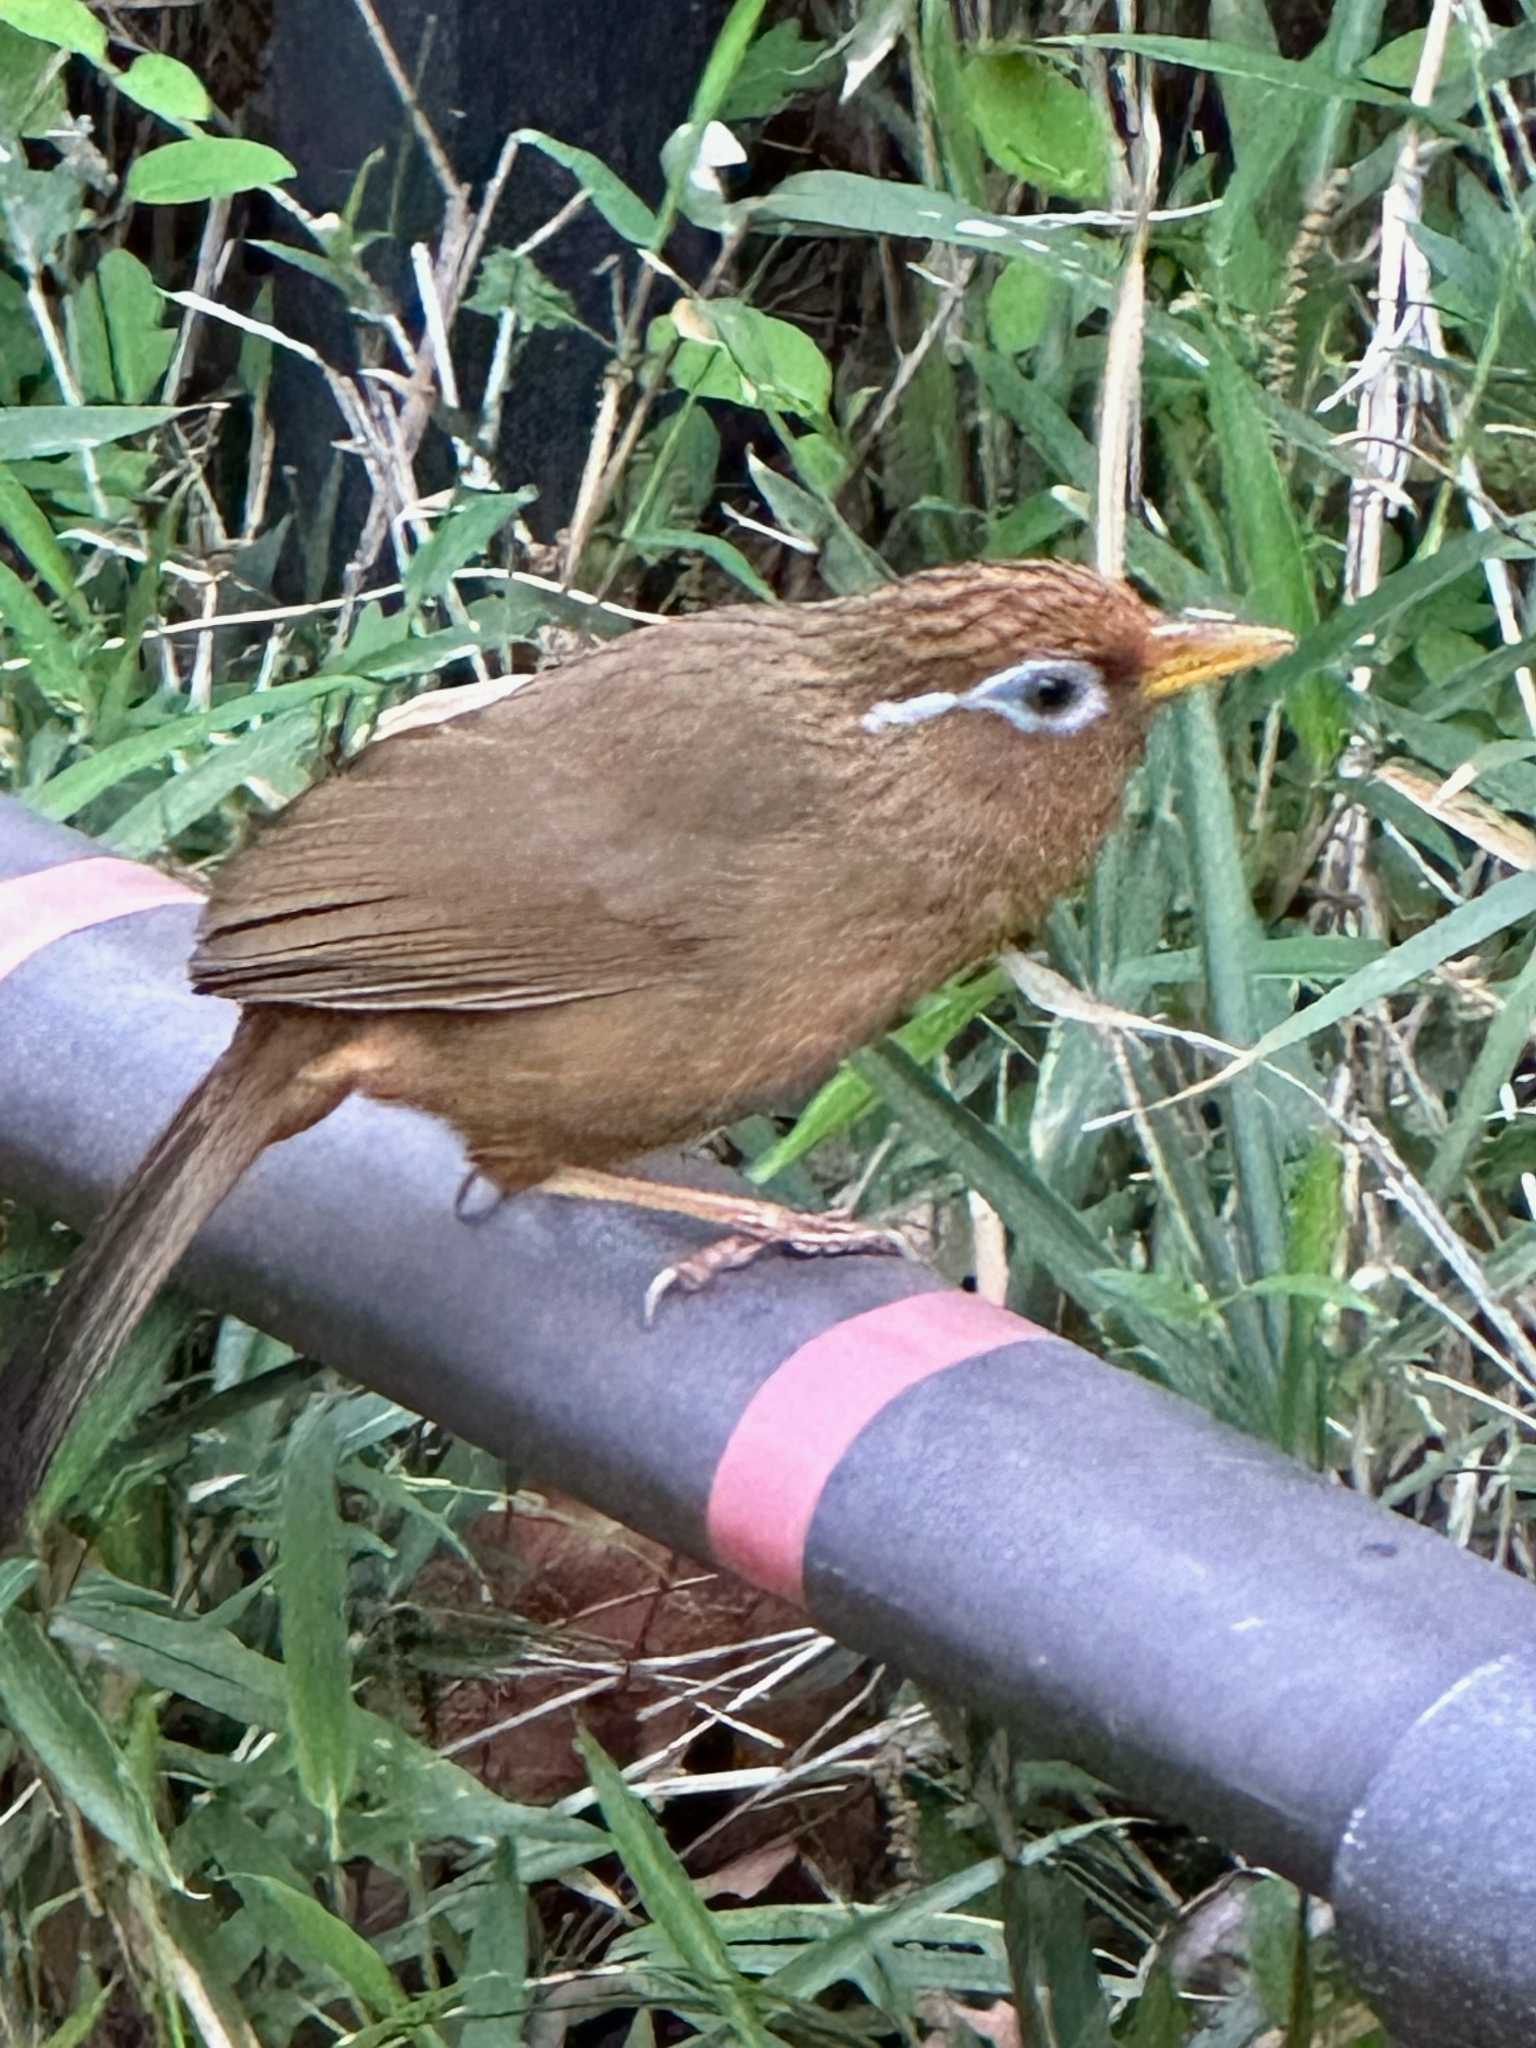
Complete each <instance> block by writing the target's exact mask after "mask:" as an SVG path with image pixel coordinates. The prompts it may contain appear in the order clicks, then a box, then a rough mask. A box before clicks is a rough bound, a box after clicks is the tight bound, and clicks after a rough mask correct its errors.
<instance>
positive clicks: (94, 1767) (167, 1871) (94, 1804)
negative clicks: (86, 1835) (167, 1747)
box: [0, 1608, 181, 1889]
mask: <svg viewBox="0 0 1536 2048" xmlns="http://www.w3.org/2000/svg"><path fill="white" fill-rule="evenodd" d="M0 1708H3V1709H4V1713H5V1718H6V1720H7V1721H8V1722H9V1723H10V1725H11V1727H12V1728H13V1729H14V1730H15V1732H16V1734H17V1735H18V1736H19V1737H20V1739H21V1740H22V1741H23V1742H25V1743H26V1744H27V1746H28V1748H29V1749H31V1750H32V1751H33V1753H34V1754H35V1755H36V1757H37V1759H38V1761H39V1762H40V1763H41V1764H42V1765H43V1767H44V1768H45V1769H46V1770H47V1771H48V1772H49V1773H50V1775H51V1776H52V1777H53V1778H54V1779H55V1780H56V1781H57V1784H58V1787H59V1790H60V1791H61V1792H62V1793H63V1794H64V1796H65V1798H66V1799H69V1800H72V1801H73V1802H74V1804H75V1805H76V1806H78V1807H79V1809H80V1811H81V1812H82V1813H83V1814H84V1815H85V1817H86V1819H87V1820H88V1821H89V1822H90V1823H91V1825H92V1826H93V1827H95V1828H99V1829H100V1830H101V1832H102V1834H104V1835H105V1836H106V1837H107V1839H108V1840H109V1841H111V1842H115V1843H116V1844H117V1846H118V1848H119V1849H121V1850H122V1852H123V1854H124V1855H125V1856H126V1857H127V1858H128V1860H129V1861H130V1862H131V1863H132V1864H133V1865H134V1867H135V1868H136V1869H137V1870H140V1871H142V1872H143V1874H144V1875H145V1876H146V1877H151V1878H153V1879H154V1880H155V1882H156V1883H157V1884H164V1885H169V1886H171V1887H172V1888H173V1889H180V1886H181V1879H180V1877H179V1876H178V1875H177V1872H176V1870H175V1868H174V1866H173V1865H172V1863H171V1860H170V1858H169V1856H168V1855H167V1853H166V1848H165V1844H164V1842H163V1841H162V1840H161V1839H160V1830H159V1829H158V1828H157V1827H156V1825H155V1816H154V1813H153V1812H152V1810H151V1808H150V1805H149V1801H148V1800H147V1799H146V1798H145V1796H144V1794H143V1792H142V1791H141V1790H140V1789H139V1786H138V1785H137V1783H136V1782H135V1780H134V1777H133V1773H132V1772H131V1771H130V1769H129V1768H128V1763H127V1760H126V1759H125V1757H124V1756H123V1753H122V1751H121V1750H120V1749H119V1748H118V1746H117V1744H116V1743H115V1742H114V1741H113V1739H112V1735H111V1732H110V1731H109V1729H108V1727H107V1724H106V1722H105V1721H104V1720H103V1719H102V1717H101V1715H100V1713H99V1712H98V1711H97V1709H96V1706H95V1703H94V1702H93V1701H92V1700H90V1699H89V1698H88V1697H87V1696H86V1694H85V1692H84V1690H83V1688H82V1687H81V1684H80V1681H79V1679H78V1678H77V1677H76V1676H75V1673H74V1672H73V1671H72V1670H71V1668H70V1666H69V1665H68V1664H67V1663H66V1662H65V1661H64V1659H63V1658H62V1657H61V1656H60V1655H59V1653H58V1651H57V1650H56V1649H54V1647H53V1645H52V1644H51V1643H50V1642H49V1641H48V1639H47V1637H46V1636H45V1635H44V1634H43V1632H42V1630H41V1629H40V1628H39V1627H38V1625H37V1623H36V1621H34V1620H33V1618H32V1616H31V1615H30V1614H23V1613H21V1612H20V1611H19V1610H17V1609H16V1608H12V1609H10V1611H9V1612H7V1613H4V1614H0Z"/></svg>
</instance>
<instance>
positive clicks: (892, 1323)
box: [708, 1289, 1049, 1605]
mask: <svg viewBox="0 0 1536 2048" xmlns="http://www.w3.org/2000/svg"><path fill="white" fill-rule="evenodd" d="M1048 1334H1049V1333H1048V1332H1047V1331H1045V1330H1042V1329H1040V1328H1039V1327H1038V1325H1036V1324H1034V1323H1027V1322H1025V1320H1024V1318H1023V1317H1022V1316H1015V1315H1010V1314H1009V1313H1008V1311H1007V1310H1006V1309H1001V1308H994V1307H993V1306H992V1304H991V1303H990V1302H986V1301H980V1300H978V1299H977V1297H976V1296H975V1295H974V1294H962V1293H960V1292H959V1291H958V1290H951V1289H944V1290H942V1291H940V1292H937V1293H934V1294H914V1295H909V1296H907V1297H906V1298H905V1299H904V1300H901V1301H890V1302H887V1303H886V1304H885V1305H884V1307H882V1308H872V1309H867V1310H866V1311H865V1312H864V1314H863V1315H857V1316H850V1317H849V1318H848V1320H847V1321H846V1322H842V1323H834V1324H833V1326H832V1328H831V1329H830V1330H823V1331H822V1333H821V1335H820V1336H819V1337H813V1338H812V1339H811V1341H810V1342H809V1343H808V1344H802V1345H801V1347H800V1349H799V1350H798V1351H796V1352H794V1353H792V1354H791V1356H790V1357H788V1358H786V1359H785V1361H784V1363H783V1364H782V1365H781V1366H780V1367H779V1368H778V1370H777V1371H776V1372H775V1373H773V1374H772V1376H771V1377H770V1378H768V1379H766V1380H765V1381H764V1382H763V1384H762V1385H761V1386H760V1387H759V1388H758V1390H757V1392H756V1393H755V1394H754V1395H753V1396H752V1399H751V1400H750V1401H749V1402H748V1403H747V1405H746V1407H745V1409H744V1410H743V1411H742V1415H741V1419H740V1421H739V1422H738V1423H737V1424H736V1427H735V1429H734V1430H733V1431H732V1432H731V1438H730V1441H729V1443H727V1445H726V1447H725V1450H724V1451H723V1453H722V1454H721V1458H720V1463H719V1465H718V1466H717V1467H716V1468H715V1477H714V1483H713V1485H712V1486H711V1488H710V1495H709V1515H708V1530H709V1548H710V1552H711V1554H712V1555H713V1556H714V1557H716V1558H717V1559H718V1560H719V1562H720V1563H721V1564H723V1565H726V1566H728V1567H729V1568H730V1570H732V1571H733V1572H736V1573H738V1574H739V1575H740V1576H741V1577H742V1578H744V1579H749V1580H750V1581H751V1582H752V1583H753V1584H754V1585H757V1586H762V1587H764V1588H765V1589H766V1590H767V1591H768V1592H770V1593H778V1594H780V1595H782V1596H783V1598H785V1599H786V1600H794V1601H796V1602H798V1603H800V1604H802V1605H803V1603H804V1598H805V1592H804V1583H803V1582H804V1572H805V1542H806V1537H807V1535H808V1534H809V1533H810V1527H811V1517H812V1516H813V1515H814V1514H815V1512H816V1507H817V1503H818V1502H819V1501H820V1499H821V1496H822V1493H823V1491H824V1490H825V1487H826V1484H827V1481H828V1479H830V1478H831V1476H832V1474H833V1472H834V1471H835V1470H836V1468H837V1467H838V1465H839V1464H840V1463H841V1462H842V1459H843V1457H844V1455H845V1453H846V1452H847V1450H848V1448H849V1446H850V1445H851V1444H852V1443H853V1441H854V1439H855V1438H856V1437H857V1436H858V1435H859V1434H860V1433H861V1432H862V1431H863V1430H864V1429H865V1428H867V1427H868V1425H869V1424H870V1423H871V1422H872V1421H873V1420H874V1418H875V1417H876V1416H877V1415H878V1414H879V1413H880V1412H881V1410H882V1409H883V1408H887V1407H889V1405H890V1403H891V1402H892V1401H894V1400H895V1399H896V1397H897V1396H898V1395H899V1394H903V1393H905V1392H906V1390H907V1388H908V1387H913V1386H916V1385H917V1383H918V1382H919V1381H920V1380H925V1379H929V1378H931V1377H932V1376H933V1374H935V1373H940V1372H946V1371H948V1369H949V1367H950V1366H952V1365H963V1364H964V1363H965V1362H966V1360H967V1359H970V1358H980V1357H982V1356H983V1355H984V1354H985V1353H986V1352H988V1351H997V1350H999V1349H1000V1348H1001V1347H1002V1346H1003V1345H1004V1344H1019V1343H1027V1342H1029V1341H1031V1340H1032V1339H1034V1338H1037V1337H1044V1336H1047V1335H1048Z"/></svg>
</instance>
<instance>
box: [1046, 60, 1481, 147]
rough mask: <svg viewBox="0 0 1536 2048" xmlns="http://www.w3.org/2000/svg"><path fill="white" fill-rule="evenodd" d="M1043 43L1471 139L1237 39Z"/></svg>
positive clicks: (1364, 88) (1365, 85)
mask: <svg viewBox="0 0 1536 2048" xmlns="http://www.w3.org/2000/svg"><path fill="white" fill-rule="evenodd" d="M1041 40H1042V41H1043V42H1047V43H1064V44H1068V45H1070V46H1071V47H1072V48H1074V49H1093V50H1128V51H1130V53H1131V54H1132V56H1136V57H1153V58H1156V59H1157V60H1159V61H1160V62H1161V63H1164V64H1183V65H1187V66H1188V67H1189V68H1190V69H1191V70H1195V71H1210V72H1214V73H1215V75H1216V76H1217V77H1218V78H1247V79H1253V80H1254V81H1256V82H1257V83H1258V84H1261V85H1278V86H1283V87H1284V88H1285V89H1286V91H1288V92H1299V93H1305V94H1307V95H1308V96H1309V97H1311V98H1315V99H1329V100H1335V99H1338V100H1359V101H1361V102H1363V103H1364V104H1365V105H1366V106H1371V107H1390V108H1391V109H1392V110H1393V111H1394V112H1395V113H1398V114H1403V115H1407V114H1412V115H1413V116H1414V117H1415V118H1416V119H1422V120H1426V121H1428V122H1430V123H1431V125H1433V126H1435V127H1437V128H1440V129H1441V130H1443V131H1445V132H1447V133H1451V134H1455V135H1456V136H1457V138H1458V140H1467V141H1472V140H1473V139H1474V138H1473V137H1472V136H1471V135H1470V134H1469V132H1468V131H1467V130H1465V129H1462V128H1459V127H1458V126H1457V124H1456V123H1455V122H1451V121H1443V120H1440V119H1439V118H1438V117H1437V116H1436V115H1435V114H1434V113H1433V112H1432V111H1431V110H1429V109H1428V108H1423V107H1416V106H1414V104H1413V102H1412V101H1411V100H1409V99H1408V97H1407V96H1406V94H1403V93H1397V92H1388V91H1387V90H1386V88H1385V87H1384V86H1379V85H1372V84H1370V83H1369V82H1367V81H1366V80H1363V79H1358V78H1343V77H1340V75H1339V74H1338V73H1337V72H1335V71H1329V70H1328V69H1327V68H1326V66H1324V65H1321V64H1318V63H1317V62H1315V61H1314V60H1313V59H1311V58H1307V59H1305V60H1303V61H1301V62H1297V61H1296V60H1294V59H1292V58H1289V57H1277V56H1275V55H1274V54H1273V53H1272V52H1270V51H1268V50H1256V49H1249V48H1246V47H1245V46H1244V45H1242V44H1240V43H1222V42H1216V41H1207V40H1206V39H1205V38H1203V37H1201V36H1156V35H1147V36H1143V35H1091V36H1090V35H1071V36H1045V37H1042V39H1041Z"/></svg>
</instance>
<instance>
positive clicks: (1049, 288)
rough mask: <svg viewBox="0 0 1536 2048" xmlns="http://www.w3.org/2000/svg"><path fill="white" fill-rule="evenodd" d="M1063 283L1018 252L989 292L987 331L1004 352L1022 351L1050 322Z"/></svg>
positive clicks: (1002, 269)
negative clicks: (1018, 254)
mask: <svg viewBox="0 0 1536 2048" xmlns="http://www.w3.org/2000/svg"><path fill="white" fill-rule="evenodd" d="M1061 300H1062V292H1061V287H1060V285H1059V284H1058V283H1057V282H1056V280H1055V278H1054V277H1052V276H1051V274H1050V272H1049V271H1048V270H1043V269H1042V268H1041V267H1040V265H1039V264H1038V263H1034V262H1031V260H1030V259H1029V257H1027V256H1015V257H1014V259H1013V261H1012V262H1011V263H1005V264H1004V265H1003V266H1002V268H1001V270H1000V271H999V272H998V274H997V281H996V283H995V284H994V285H993V287H992V289H991V291H990V292H988V294H987V332H988V334H989V335H990V336H991V337H992V346H993V347H994V348H997V349H1001V350H1002V352H1003V354H1004V355H1010V356H1017V355H1022V354H1023V353H1024V352H1025V350H1026V349H1031V348H1033V347H1034V346H1035V343H1036V342H1037V341H1039V339H1040V337H1041V336H1042V335H1043V334H1044V333H1045V330H1046V328H1047V327H1048V326H1049V324H1050V321H1051V317H1052V315H1053V314H1054V312H1055V310H1056V308H1057V306H1058V305H1059V304H1060V303H1061Z"/></svg>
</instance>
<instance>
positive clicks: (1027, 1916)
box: [1003, 1867, 1114, 2048]
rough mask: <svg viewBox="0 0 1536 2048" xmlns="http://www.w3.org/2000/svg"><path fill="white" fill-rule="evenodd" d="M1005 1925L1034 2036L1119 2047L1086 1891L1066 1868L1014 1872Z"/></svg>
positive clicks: (1018, 1996) (1024, 2016)
mask: <svg viewBox="0 0 1536 2048" xmlns="http://www.w3.org/2000/svg"><path fill="white" fill-rule="evenodd" d="M1003 1929H1004V1933H1005V1935H1006V1937H1007V1942H1008V1962H1009V1965H1010V1967H1011V1969H1012V1971H1013V1989H1014V2003H1015V2005H1016V2007H1017V2010H1018V2013H1019V2016H1020V2018H1021V2020H1022V2021H1023V2022H1024V2024H1025V2026H1026V2027H1027V2028H1028V2031H1029V2033H1030V2034H1032V2035H1034V2036H1035V2037H1036V2038H1037V2039H1041V2040H1055V2041H1058V2042H1061V2043H1066V2042H1068V2041H1070V2042H1071V2043H1072V2048H1114V2036H1113V2035H1112V2034H1111V2032H1110V2029H1109V2008H1108V2005H1107V2004H1106V2002H1105V1998H1104V1990H1103V1986H1102V1984H1101V1983H1100V1980H1099V1971H1098V1965H1097V1964H1096V1962H1095V1961H1094V1954H1093V1944H1092V1942H1091V1941H1090V1940H1089V1938H1088V1922H1087V1911H1086V1908H1085V1906H1084V1902H1083V1895H1082V1893H1081V1892H1080V1891H1079V1890H1078V1888H1077V1886H1076V1884H1075V1883H1074V1882H1073V1880H1072V1878H1071V1877H1070V1875H1069V1874H1068V1873H1067V1872H1066V1871H1065V1870H1062V1869H1054V1868H1053V1869H1041V1868H1039V1867H1036V1868H1034V1869H1027V1870H1018V1869H1011V1870H1009V1871H1008V1872H1007V1873H1006V1875H1005V1876H1004V1878H1003Z"/></svg>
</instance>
